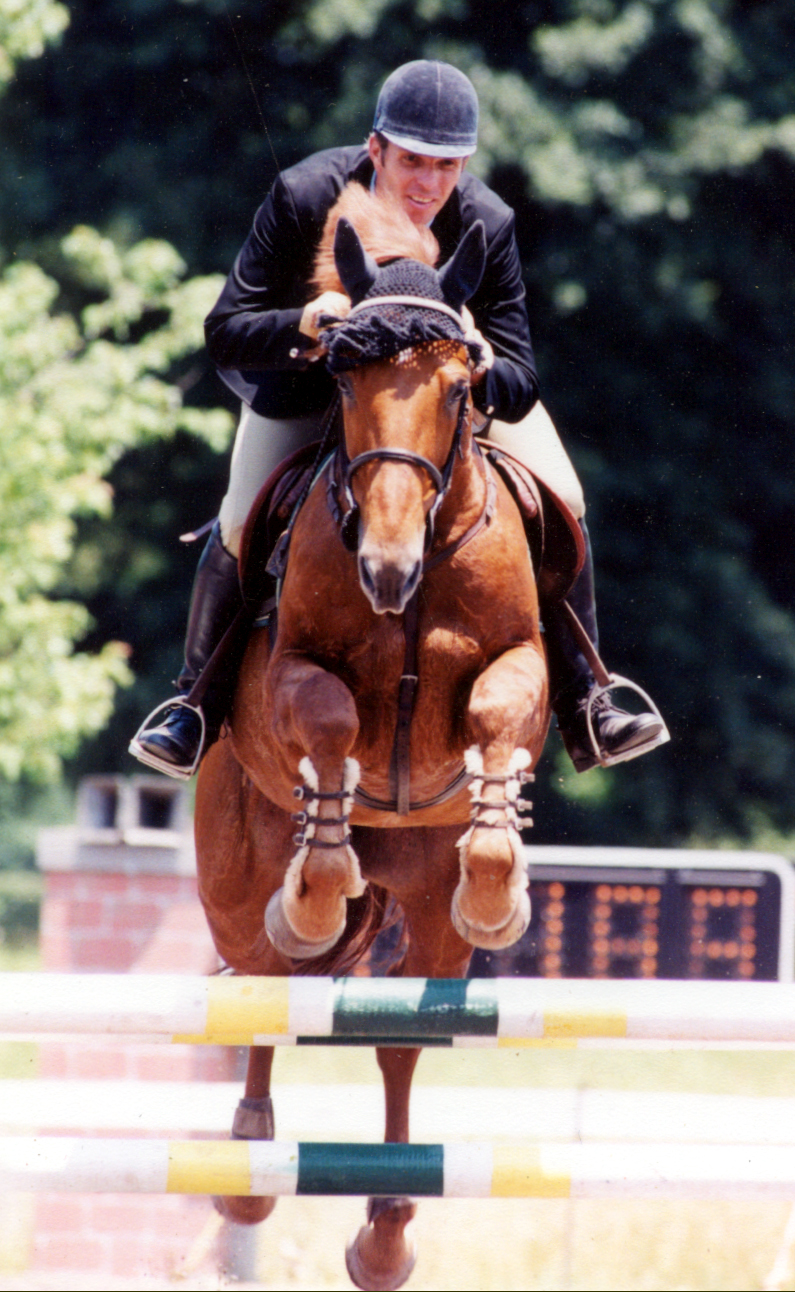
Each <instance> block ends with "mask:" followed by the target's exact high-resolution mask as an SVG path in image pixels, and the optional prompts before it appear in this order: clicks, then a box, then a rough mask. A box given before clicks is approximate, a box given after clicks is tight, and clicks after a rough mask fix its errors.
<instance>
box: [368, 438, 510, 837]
mask: <svg viewBox="0 0 795 1292" xmlns="http://www.w3.org/2000/svg"><path fill="white" fill-rule="evenodd" d="M474 451H475V452H476V453H477V454H478V456H479V457H481V460H483V458H482V454H481V451H480V446H479V445H478V444H477V443H475V444H474ZM483 467H484V476H485V481H486V498H485V501H484V504H483V510H482V511H481V513H480V515H479V516H478V518H477V520H476V521H475V522H474V523H473V524H472V525H470V527H469V529H467V530H466V531H465V532H464V533H463V534H461V535H460V536H459V537H458V538H457V539H455V540H454V541H453V542H452V543H448V545H447V546H446V547H443V548H442V549H441V551H439V552H435V553H434V555H433V556H428V557H426V558H425V561H424V564H423V572H424V573H425V572H427V571H428V570H430V569H433V568H434V567H435V566H437V565H439V564H440V563H441V562H442V561H444V560H447V559H448V557H451V556H453V554H454V553H455V552H458V551H460V550H461V548H462V547H465V546H466V544H467V543H469V542H471V540H472V539H473V538H474V537H475V535H476V534H479V533H480V531H481V529H483V528H484V527H485V526H486V525H488V524H489V523H490V521H491V519H492V517H493V515H494V509H495V507H496V501H497V490H496V487H495V484H494V478H493V476H492V475H491V472H490V470H489V468H488V465H487V463H486V462H485V460H483ZM421 586H422V585H421V584H420V585H419V586H418V587H417V590H416V592H415V593H414V595H413V596H412V598H411V600H410V601H409V602H408V603H407V605H406V608H405V610H404V611H403V634H404V639H405V646H404V651H403V671H402V673H401V677H400V682H399V683H398V707H397V719H396V722H395V736H394V740H393V743H392V757H391V760H390V765H389V783H390V789H391V791H392V793H393V795H394V800H393V802H392V803H383V804H382V803H381V802H380V801H379V800H374V799H369V798H366V797H365V795H364V792H363V791H361V792H360V791H359V790H358V789H357V790H356V799H357V801H358V802H359V803H361V804H363V805H365V806H368V807H375V806H378V807H380V808H381V809H382V810H383V811H393V812H395V811H396V812H397V813H398V815H399V816H408V815H409V813H410V812H412V811H415V812H416V811H417V810H418V808H420V807H430V806H432V805H434V806H435V805H436V804H437V803H443V802H445V801H446V800H447V799H448V798H452V797H453V795H454V794H457V793H458V790H459V789H461V788H463V786H464V785H466V784H468V782H469V775H468V773H467V771H466V769H465V768H463V767H462V768H461V770H460V771H459V772H458V774H457V775H456V776H455V777H454V779H453V780H452V781H451V782H450V785H448V786H447V787H446V788H445V789H444V790H443V791H442V792H441V794H439V795H437V796H436V798H434V799H432V800H430V801H429V802H428V803H412V802H411V799H410V791H411V720H412V718H413V716H414V706H415V703H416V698H417V686H418V683H419V600H420V587H421Z"/></svg>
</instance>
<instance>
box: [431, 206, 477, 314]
mask: <svg viewBox="0 0 795 1292" xmlns="http://www.w3.org/2000/svg"><path fill="white" fill-rule="evenodd" d="M485 268H486V227H485V225H484V223H483V221H482V220H476V221H475V223H474V224H473V225H472V227H471V229H467V232H466V233H465V234H464V237H463V238H462V239H461V241H460V242H459V244H458V246H457V247H456V249H455V251H454V252H453V254H452V256H451V257H450V259H449V260H448V262H447V264H446V265H442V267H441V269H440V270H439V286H440V287H441V289H442V292H443V294H444V299H445V300H446V301H447V304H448V305H452V307H453V309H456V310H460V308H461V306H462V305H463V304H464V301H468V300H469V298H470V296H474V294H475V292H476V291H477V289H478V287H479V286H480V280H481V278H482V277H483V270H484V269H485Z"/></svg>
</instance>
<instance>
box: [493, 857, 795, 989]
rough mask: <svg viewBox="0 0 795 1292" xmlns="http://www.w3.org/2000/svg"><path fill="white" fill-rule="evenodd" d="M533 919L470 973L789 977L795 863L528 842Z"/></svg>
mask: <svg viewBox="0 0 795 1292" xmlns="http://www.w3.org/2000/svg"><path fill="white" fill-rule="evenodd" d="M525 851H526V854H527V860H528V863H529V874H530V895H531V902H532V916H531V921H530V927H529V928H528V930H527V932H526V933H525V935H524V937H522V938H521V940H520V941H519V942H517V943H516V944H515V945H514V946H512V947H508V948H507V949H506V950H504V951H482V950H479V951H476V952H475V954H474V956H473V957H472V962H471V965H470V970H469V973H470V976H471V977H473V978H488V977H511V976H519V977H531V978H683V979H687V978H691V979H692V978H697V979H705V978H707V979H719V980H736V981H740V982H752V981H766V982H775V981H780V982H791V981H792V980H793V963H794V961H795V870H793V867H792V865H791V864H790V863H789V862H788V861H787V860H786V859H785V858H784V857H779V856H776V855H774V854H771V853H756V852H729V851H725V852H724V851H721V852H706V851H695V850H693V851H689V850H688V851H680V850H666V849H651V848H566V847H545V846H540V847H532V846H531V847H527V848H526V849H525Z"/></svg>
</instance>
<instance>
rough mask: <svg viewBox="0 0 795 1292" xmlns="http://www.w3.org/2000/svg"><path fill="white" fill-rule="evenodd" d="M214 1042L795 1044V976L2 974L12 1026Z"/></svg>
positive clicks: (38, 1033) (1, 991)
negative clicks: (773, 979) (744, 979)
mask: <svg viewBox="0 0 795 1292" xmlns="http://www.w3.org/2000/svg"><path fill="white" fill-rule="evenodd" d="M2 1035H5V1036H6V1037H17V1038H21V1037H42V1036H61V1037H63V1036H71V1035H92V1036H94V1037H97V1038H99V1037H102V1036H105V1037H109V1038H111V1039H114V1040H118V1039H119V1038H120V1037H126V1038H131V1037H135V1038H144V1037H145V1038H146V1039H148V1040H161V1041H165V1042H178V1043H186V1044H213V1045H294V1044H299V1045H300V1044H311V1045H318V1044H321V1045H322V1044H331V1045H334V1044H341V1045H374V1044H378V1045H389V1044H404V1045H405V1044H407V1043H410V1044H414V1045H477V1046H489V1045H495V1046H508V1047H515V1046H517V1045H538V1044H548V1043H550V1042H551V1043H555V1042H564V1043H571V1042H574V1041H576V1040H577V1039H579V1038H581V1039H585V1040H586V1041H587V1040H588V1039H593V1038H610V1039H616V1038H625V1039H627V1040H630V1041H678V1042H685V1043H688V1042H691V1043H692V1042H695V1043H699V1044H710V1043H762V1044H766V1045H771V1044H792V1043H795V984H792V983H770V982H750V983H740V982H732V983H718V982H687V983H682V982H675V981H665V980H649V981H637V980H635V981H626V980H625V981H594V980H575V979H557V980H555V979H527V978H524V979H510V978H501V979H500V978H498V979H470V980H464V979H422V978H408V979H407V978H402V979H394V978H339V979H334V978H303V977H298V978H242V977H241V978H237V977H231V976H221V977H215V978H201V977H192V976H188V975H184V976H182V975H176V974H175V975H154V974H152V975H148V974H130V975H115V974H25V973H18V974H6V975H0V1036H2Z"/></svg>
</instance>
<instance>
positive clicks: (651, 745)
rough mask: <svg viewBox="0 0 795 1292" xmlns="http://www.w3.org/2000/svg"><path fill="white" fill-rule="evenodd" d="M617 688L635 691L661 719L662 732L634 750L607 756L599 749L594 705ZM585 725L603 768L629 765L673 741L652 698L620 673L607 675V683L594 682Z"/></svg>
mask: <svg viewBox="0 0 795 1292" xmlns="http://www.w3.org/2000/svg"><path fill="white" fill-rule="evenodd" d="M617 686H618V687H628V688H629V690H630V691H635V692H636V694H637V695H639V696H640V698H641V699H642V700H644V701H645V702H646V704H647V705H648V706H649V710H650V711H651V712H652V713H653V714H654V716H655V718H658V719H659V721H660V723H661V730H660V731H659V732H658V733H657V735H656V736H654V737H653V738H652V739H651V740H646V741H644V742H643V743H641V744H639V745H634V746H633V747H632V749H625V750H624V751H623V752H621V753H618V754H606V753H604V751H603V750H602V749H600V748H599V743H598V741H597V739H596V732H595V731H594V724H593V711H594V704H595V703H596V701H597V700H598V699H600V698H601V696H603V695H608V694H609V692H610V691H612V690H613V689H614V688H615V687H617ZM628 716H629V717H633V716H635V715H633V714H629V715H628ZM585 725H586V727H587V729H588V739H589V740H590V742H591V750H592V752H593V755H594V758H596V760H597V762H598V763H599V765H600V766H601V767H614V766H615V764H616V763H627V762H629V761H630V759H632V758H640V757H641V755H642V754H648V753H650V751H651V750H652V749H656V748H657V746H658V745H665V744H667V742H668V741H669V740H670V739H671V733H670V731H669V730H668V728H667V726H666V725H665V720H664V718H663V716H662V714H661V713H660V710H659V709H658V708H657V705H656V704H655V703H654V701H653V700H652V698H651V696H650V695H647V693H646V692H645V691H644V690H643V687H641V686H638V684H637V682H630V680H629V678H627V677H621V676H620V675H619V674H618V673H607V674H606V680H605V681H598V682H594V684H593V686H592V687H591V689H590V691H589V693H588V703H587V705H586V709H585Z"/></svg>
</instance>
